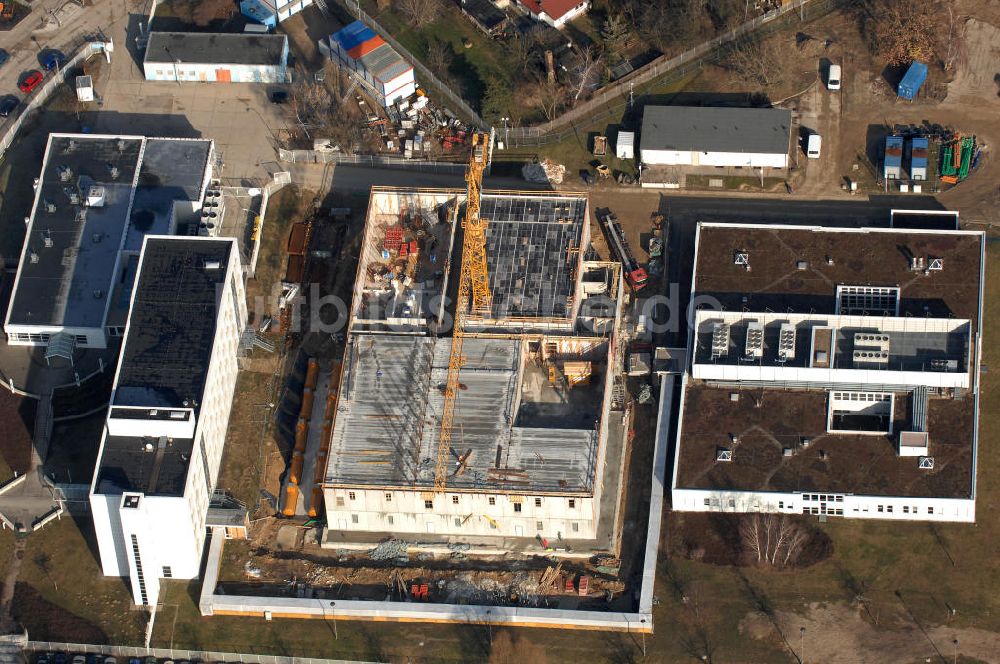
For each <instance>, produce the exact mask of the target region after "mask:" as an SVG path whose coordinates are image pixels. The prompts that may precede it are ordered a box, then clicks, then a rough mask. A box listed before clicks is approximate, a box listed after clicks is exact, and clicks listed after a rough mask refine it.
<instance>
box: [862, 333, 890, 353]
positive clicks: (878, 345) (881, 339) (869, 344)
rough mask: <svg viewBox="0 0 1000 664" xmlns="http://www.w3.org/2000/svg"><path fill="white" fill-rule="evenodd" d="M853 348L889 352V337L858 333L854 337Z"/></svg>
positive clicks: (886, 335)
mask: <svg viewBox="0 0 1000 664" xmlns="http://www.w3.org/2000/svg"><path fill="white" fill-rule="evenodd" d="M854 347H855V348H857V349H859V350H860V349H866V350H867V349H871V350H880V351H883V352H886V353H888V352H889V335H888V334H875V333H870V332H858V333H856V334H855V335H854Z"/></svg>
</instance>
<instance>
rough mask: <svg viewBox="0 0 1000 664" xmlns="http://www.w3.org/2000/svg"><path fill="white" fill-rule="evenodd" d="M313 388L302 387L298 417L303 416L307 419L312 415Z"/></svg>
mask: <svg viewBox="0 0 1000 664" xmlns="http://www.w3.org/2000/svg"><path fill="white" fill-rule="evenodd" d="M313 398H314V395H313V390H312V388H311V387H306V388H303V390H302V407H301V408H299V417H304V418H306V419H307V420H308V419H309V418H311V417H312V409H313Z"/></svg>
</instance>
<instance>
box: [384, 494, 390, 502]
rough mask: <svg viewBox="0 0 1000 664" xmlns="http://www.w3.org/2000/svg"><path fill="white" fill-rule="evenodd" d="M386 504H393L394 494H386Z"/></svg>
mask: <svg viewBox="0 0 1000 664" xmlns="http://www.w3.org/2000/svg"><path fill="white" fill-rule="evenodd" d="M385 502H387V503H391V502H392V494H391V493H387V494H385Z"/></svg>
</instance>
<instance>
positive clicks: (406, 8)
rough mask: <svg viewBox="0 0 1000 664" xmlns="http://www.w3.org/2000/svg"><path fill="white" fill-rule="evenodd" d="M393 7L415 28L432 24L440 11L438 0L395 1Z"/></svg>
mask: <svg viewBox="0 0 1000 664" xmlns="http://www.w3.org/2000/svg"><path fill="white" fill-rule="evenodd" d="M395 6H396V8H397V9H398V10H399V13H401V14H402V15H403V17H404V18H405V19H406V21H407V22H408V23H409V24H410V25H412V26H413V27H415V28H419V27H421V26H424V25H427V24H428V23H433V22H434V19H436V18H437V17H438V13H439V12H440V10H441V5H440V3H439V2H438V0H397V1H396V3H395Z"/></svg>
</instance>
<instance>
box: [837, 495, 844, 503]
mask: <svg viewBox="0 0 1000 664" xmlns="http://www.w3.org/2000/svg"><path fill="white" fill-rule="evenodd" d="M836 500H837V502H838V503H842V502H844V497H843V496H837V498H836Z"/></svg>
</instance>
